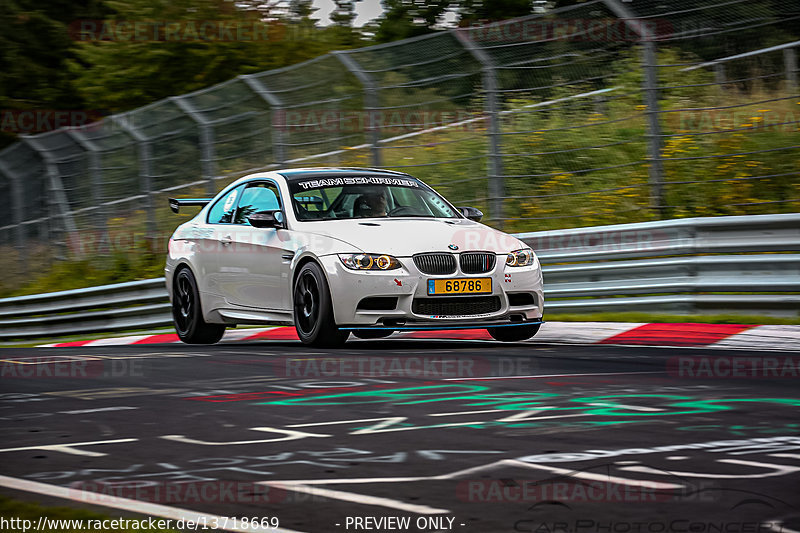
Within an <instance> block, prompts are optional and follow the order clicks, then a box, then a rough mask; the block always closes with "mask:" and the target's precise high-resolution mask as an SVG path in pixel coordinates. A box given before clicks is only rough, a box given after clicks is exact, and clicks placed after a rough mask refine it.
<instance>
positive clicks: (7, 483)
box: [0, 476, 301, 533]
mask: <svg viewBox="0 0 800 533" xmlns="http://www.w3.org/2000/svg"><path fill="white" fill-rule="evenodd" d="M0 487H6V488H9V489H14V490H22V491H25V492H33V493H35V494H42V495H44V496H53V497H55V498H61V499H65V500H71V501H74V502H80V503H84V504H89V505H100V506H102V507H111V508H113V509H121V510H123V511H130V512H133V513H139V514H143V515H148V516H158V517H160V518H169V519H171V520H191V521H193V522H195V523H201V524H202V523H204V522H203V521H205V523H207V524H208V523H214V522H213V521H214V520H216V521H217V523H218V524H224V523H226V520H225V518H224V517H221V516H217V515H213V514H207V513H200V512H197V511H191V510H189V509H181V508H180V507H170V506H167V505H159V504H157V503H149V502H140V501H137V500H131V499H128V498H119V497H117V496H109V495H107V494H100V493H97V492H90V491H85V490H81V489H74V488H70V487H62V486H59V485H48V484H46V483H39V482H38V481H29V480H27V479H18V478H13V477H8V476H0ZM218 529H222V530H224V531H235V532H240V533H251V532H256V531H258V532H260V533H263V532H264V531H269V532H270V533H301V532H299V531H293V530H291V529H281V528H279V529H272V528H269V529H267V528H260V527H258V526H257V525H256V526H255V527H225V528H218Z"/></svg>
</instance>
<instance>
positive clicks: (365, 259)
mask: <svg viewBox="0 0 800 533" xmlns="http://www.w3.org/2000/svg"><path fill="white" fill-rule="evenodd" d="M339 259H341V261H342V263H343V264H344V266H346V267H347V268H350V269H353V270H394V269H395V268H400V266H401V265H400V261H398V260H397V259H395V258H394V257H392V256H391V255H378V254H339Z"/></svg>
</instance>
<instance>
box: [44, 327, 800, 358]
mask: <svg viewBox="0 0 800 533" xmlns="http://www.w3.org/2000/svg"><path fill="white" fill-rule="evenodd" d="M392 338H393V339H394V338H399V339H403V338H405V339H442V340H448V339H459V340H492V338H491V337H490V336H489V334H488V333H487V332H486V330H485V329H463V330H444V331H407V332H405V331H404V332H397V333H394V334H393V335H392ZM265 340H268V341H277V340H280V341H287V340H289V341H291V340H297V334H296V333H295V330H294V328H292V327H269V328H248V329H231V330H228V331H227V332H226V333H225V336H224V337H223V338H222V341H220V342H222V343H241V342H254V341H265ZM177 342H180V341H179V340H178V336H177V335H176V334H174V333H165V334H159V335H128V336H125V337H113V338H107V339H94V340H81V341H71V342H59V343H54V344H42V345H40V347H57V348H64V347H75V346H120V345H132V344H163V343H177ZM526 342H528V343H531V344H537V343H565V344H615V345H638V346H674V347H678V346H680V347H705V348H725V349H741V350H777V351H800V326H756V325H750V324H695V323H685V324H671V323H665V324H661V323H652V324H647V323H632V322H547V323H545V324H544V325H543V326H542V329H541V330H540V331H539V333H538V334H537V335H536V336H535V337H534V338H533V339H531V340H529V341H526Z"/></svg>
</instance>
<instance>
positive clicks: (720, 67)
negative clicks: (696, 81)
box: [714, 63, 725, 94]
mask: <svg viewBox="0 0 800 533" xmlns="http://www.w3.org/2000/svg"><path fill="white" fill-rule="evenodd" d="M714 83H716V84H717V93H719V94H722V93H723V92H725V64H724V63H717V64H716V65H714Z"/></svg>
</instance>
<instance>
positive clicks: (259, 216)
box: [247, 210, 286, 228]
mask: <svg viewBox="0 0 800 533" xmlns="http://www.w3.org/2000/svg"><path fill="white" fill-rule="evenodd" d="M247 220H248V222H250V225H251V226H253V227H254V228H285V227H286V224H284V222H285V220H284V218H283V212H282V211H280V210H276V211H258V212H256V213H253V214H252V215H250V216H249V217H247Z"/></svg>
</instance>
